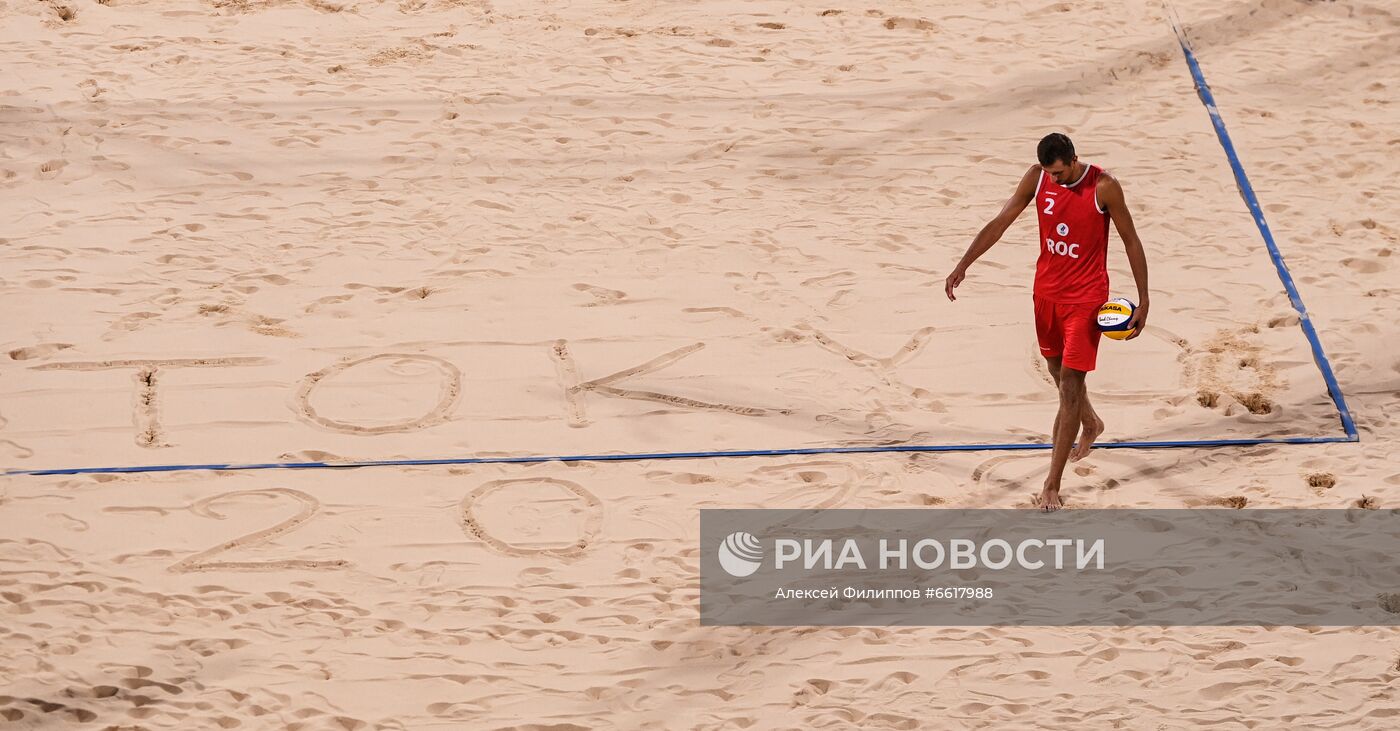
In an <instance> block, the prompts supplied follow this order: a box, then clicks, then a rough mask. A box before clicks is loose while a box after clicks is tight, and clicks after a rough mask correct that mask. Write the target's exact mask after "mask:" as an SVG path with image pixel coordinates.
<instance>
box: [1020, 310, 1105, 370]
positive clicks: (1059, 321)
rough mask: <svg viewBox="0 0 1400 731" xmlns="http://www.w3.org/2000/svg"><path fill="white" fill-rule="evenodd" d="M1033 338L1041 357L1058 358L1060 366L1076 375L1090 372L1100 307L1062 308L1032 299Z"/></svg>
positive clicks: (1096, 354)
mask: <svg viewBox="0 0 1400 731" xmlns="http://www.w3.org/2000/svg"><path fill="white" fill-rule="evenodd" d="M1034 300H1035V337H1036V340H1038V341H1040V354H1041V355H1043V356H1045V357H1047V358H1054V357H1056V356H1059V357H1060V358H1061V361H1060V364H1061V365H1062V366H1064V367H1066V368H1073V369H1074V370H1076V371H1086V372H1087V371H1092V370H1094V364H1095V363H1097V362H1098V358H1099V338H1100V337H1102V335H1103V333H1101V332H1100V331H1099V323H1098V314H1099V307H1100V306H1102V303H1098V304H1096V303H1093V302H1081V303H1075V304H1063V303H1056V302H1046V301H1045V300H1043V299H1041V298H1039V297H1035V298H1034Z"/></svg>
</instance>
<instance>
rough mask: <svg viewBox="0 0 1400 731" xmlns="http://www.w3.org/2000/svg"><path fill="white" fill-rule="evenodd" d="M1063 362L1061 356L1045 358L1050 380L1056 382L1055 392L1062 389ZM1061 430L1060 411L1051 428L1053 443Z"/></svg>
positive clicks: (1056, 414)
mask: <svg viewBox="0 0 1400 731" xmlns="http://www.w3.org/2000/svg"><path fill="white" fill-rule="evenodd" d="M1062 360H1064V356H1059V355H1047V356H1045V369H1046V370H1048V371H1050V378H1052V379H1053V380H1054V381H1055V390H1056V391H1058V390H1059V388H1060V368H1061V361H1062ZM1059 430H1060V412H1059V410H1056V411H1055V425H1054V426H1052V427H1050V439H1051V441H1054V439H1055V433H1056V432H1058V431H1059Z"/></svg>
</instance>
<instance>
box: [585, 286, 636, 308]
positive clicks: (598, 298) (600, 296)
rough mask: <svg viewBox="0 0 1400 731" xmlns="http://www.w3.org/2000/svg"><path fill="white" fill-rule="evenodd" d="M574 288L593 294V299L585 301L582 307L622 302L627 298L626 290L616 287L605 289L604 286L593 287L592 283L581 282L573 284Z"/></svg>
mask: <svg viewBox="0 0 1400 731" xmlns="http://www.w3.org/2000/svg"><path fill="white" fill-rule="evenodd" d="M574 289H575V290H578V291H579V292H587V293H589V294H591V295H593V301H592V302H587V303H585V304H584V305H583V306H584V307H599V306H602V305H616V304H622V303H623V302H624V300H626V299H627V293H626V292H622V291H619V290H616V289H607V288H606V287H595V286H594V285H591V284H583V283H582V282H580V283H578V284H575V285H574Z"/></svg>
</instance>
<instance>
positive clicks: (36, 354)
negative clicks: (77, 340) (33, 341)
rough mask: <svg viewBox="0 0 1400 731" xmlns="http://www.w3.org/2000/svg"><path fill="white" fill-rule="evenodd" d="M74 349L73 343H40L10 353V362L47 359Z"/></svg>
mask: <svg viewBox="0 0 1400 731" xmlns="http://www.w3.org/2000/svg"><path fill="white" fill-rule="evenodd" d="M71 347H73V345H72V343H39V344H38V345H30V346H26V347H23V348H15V349H14V350H11V351H10V360H35V359H37V358H47V357H49V356H51V355H53V354H54V353H57V352H59V351H61V350H67V349H69V348H71Z"/></svg>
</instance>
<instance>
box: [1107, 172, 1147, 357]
mask: <svg viewBox="0 0 1400 731" xmlns="http://www.w3.org/2000/svg"><path fill="white" fill-rule="evenodd" d="M1098 197H1099V205H1100V206H1102V207H1103V209H1104V210H1106V211H1108V216H1109V218H1112V219H1113V225H1114V227H1115V228H1117V229H1118V238H1120V239H1123V248H1124V249H1126V250H1127V252H1128V264H1129V265H1131V266H1132V268H1133V279H1134V280H1136V281H1137V291H1138V303H1137V310H1136V311H1134V312H1133V319H1132V321H1131V322H1130V323H1129V326H1130V327H1132V328H1134V329H1135V330H1134V332H1133V334H1132V335H1129V336H1128V339H1129V340H1132V339H1133V338H1135V337H1137V336H1139V335H1141V334H1142V331H1143V329H1144V328H1146V327H1147V309H1148V306H1149V305H1150V302H1149V300H1150V297H1149V295H1148V291H1147V254H1146V253H1145V252H1144V251H1143V248H1142V239H1139V238H1138V234H1137V228H1135V227H1134V226H1133V214H1132V213H1131V212H1129V211H1128V204H1127V202H1126V201H1124V199H1123V186H1121V185H1119V184H1118V180H1117V179H1116V178H1114V177H1113V176H1112V175H1109V174H1108V173H1104V174H1103V175H1101V176H1100V177H1099V186H1098Z"/></svg>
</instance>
